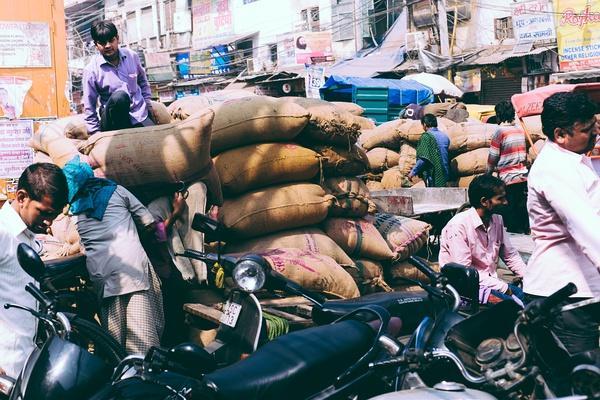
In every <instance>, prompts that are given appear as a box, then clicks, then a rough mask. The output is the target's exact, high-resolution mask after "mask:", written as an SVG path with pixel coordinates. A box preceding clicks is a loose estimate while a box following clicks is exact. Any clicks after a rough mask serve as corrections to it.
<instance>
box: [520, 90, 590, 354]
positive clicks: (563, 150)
mask: <svg viewBox="0 0 600 400" xmlns="http://www.w3.org/2000/svg"><path fill="white" fill-rule="evenodd" d="M596 113H597V106H596V104H595V103H593V102H592V101H591V100H590V99H589V98H587V97H586V96H585V95H583V94H580V93H557V94H554V95H552V96H550V97H549V98H547V99H546V100H545V101H544V109H543V112H542V127H543V131H544V134H546V136H548V141H547V143H546V145H545V146H544V148H543V149H542V151H541V152H540V154H539V156H538V158H537V159H536V161H535V163H534V164H533V167H532V168H531V171H530V173H529V181H528V190H529V197H528V201H527V209H528V212H529V220H530V224H531V234H532V236H533V239H534V242H535V249H534V251H533V254H532V256H531V258H530V260H529V264H528V266H527V268H526V270H525V275H524V277H523V290H524V292H525V293H526V294H527V295H528V298H529V299H532V298H539V297H547V296H549V295H551V294H552V293H554V292H555V291H557V290H558V289H560V288H561V287H563V286H564V285H566V284H567V283H569V282H573V283H574V284H575V285H577V293H576V294H575V295H574V296H573V297H572V298H571V299H569V301H568V302H570V303H573V302H575V301H578V300H582V299H583V298H590V297H595V296H600V177H599V176H598V172H597V171H596V170H595V169H594V167H593V165H592V162H591V160H590V158H589V157H587V156H586V155H585V154H586V153H587V152H588V151H590V150H591V149H592V148H593V146H594V143H595V142H596V136H597V135H598V129H599V127H598V121H597V120H596V115H595V114H596ZM599 318H600V308H599V307H598V304H596V305H591V306H587V307H581V308H578V309H575V310H572V311H568V312H565V313H562V314H561V315H560V316H558V317H557V318H556V320H555V321H554V324H553V326H552V330H553V332H554V333H555V334H556V335H557V336H558V337H559V339H560V340H561V341H562V343H563V344H564V345H565V347H566V348H567V349H568V350H569V352H571V353H577V352H581V351H586V350H591V349H596V348H597V347H598V339H599V337H598V322H599Z"/></svg>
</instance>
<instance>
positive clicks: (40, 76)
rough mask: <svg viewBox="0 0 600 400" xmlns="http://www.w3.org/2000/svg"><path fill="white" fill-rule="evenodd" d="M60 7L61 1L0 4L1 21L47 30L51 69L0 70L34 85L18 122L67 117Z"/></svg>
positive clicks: (11, 0)
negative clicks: (46, 27) (43, 24)
mask: <svg viewBox="0 0 600 400" xmlns="http://www.w3.org/2000/svg"><path fill="white" fill-rule="evenodd" d="M63 3H64V2H63V0H0V20H2V21H30V22H47V23H48V24H49V27H50V40H51V46H52V47H51V48H52V50H51V52H52V67H51V68H0V76H20V77H26V78H28V79H31V80H32V81H33V85H32V86H31V89H29V92H28V93H27V96H26V97H25V101H24V103H23V114H22V115H21V117H20V118H21V119H27V118H51V117H64V116H66V115H68V114H69V101H68V99H67V94H66V93H67V89H68V88H67V77H68V63H67V41H66V29H65V11H64V5H63ZM0 113H1V111H0Z"/></svg>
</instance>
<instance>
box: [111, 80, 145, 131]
mask: <svg viewBox="0 0 600 400" xmlns="http://www.w3.org/2000/svg"><path fill="white" fill-rule="evenodd" d="M130 108H131V98H130V97H129V94H128V93H127V92H124V91H122V90H117V91H116V92H114V93H113V94H112V95H111V96H110V97H109V98H108V101H107V102H106V104H105V105H104V107H103V108H102V111H101V112H100V130H101V131H102V132H106V131H116V130H117V129H129V128H137V127H141V126H152V125H154V122H152V120H151V119H150V118H146V119H145V120H144V121H142V122H140V123H138V124H135V125H134V124H132V123H131V118H130V117H129V110H130Z"/></svg>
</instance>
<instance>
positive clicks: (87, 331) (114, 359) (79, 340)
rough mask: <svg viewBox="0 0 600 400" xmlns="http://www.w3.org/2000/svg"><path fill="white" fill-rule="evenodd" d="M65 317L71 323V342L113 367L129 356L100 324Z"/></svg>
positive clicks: (78, 318)
mask: <svg viewBox="0 0 600 400" xmlns="http://www.w3.org/2000/svg"><path fill="white" fill-rule="evenodd" d="M65 315H66V316H67V318H69V322H70V323H71V335H70V337H69V341H70V342H73V343H75V344H77V345H79V346H81V347H83V348H84V349H87V351H88V352H89V353H91V354H94V355H96V356H98V357H100V358H102V359H103V360H104V361H105V362H106V363H107V364H108V365H110V366H111V367H116V366H117V364H119V362H120V361H121V360H122V359H123V358H125V357H126V356H127V352H126V351H125V348H124V347H123V346H122V345H121V344H120V343H119V342H117V341H116V340H115V339H114V338H113V337H112V336H111V335H110V333H108V331H106V330H105V329H104V328H102V327H101V326H100V325H99V324H97V323H95V322H91V321H88V320H87V319H85V318H82V317H80V316H78V315H75V314H65Z"/></svg>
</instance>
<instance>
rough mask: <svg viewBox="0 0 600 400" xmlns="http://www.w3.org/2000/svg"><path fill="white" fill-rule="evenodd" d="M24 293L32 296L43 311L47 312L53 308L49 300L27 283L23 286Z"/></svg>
mask: <svg viewBox="0 0 600 400" xmlns="http://www.w3.org/2000/svg"><path fill="white" fill-rule="evenodd" d="M25 291H26V292H27V293H29V294H30V295H32V296H33V297H34V298H35V299H36V300H37V301H38V302H39V303H40V304H41V305H42V307H43V310H48V309H51V308H52V307H53V305H54V304H53V302H52V300H50V299H49V298H48V297H47V296H46V295H45V294H44V293H43V292H42V291H41V290H40V289H38V288H37V286H35V285H33V284H31V283H28V284H27V285H25Z"/></svg>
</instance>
